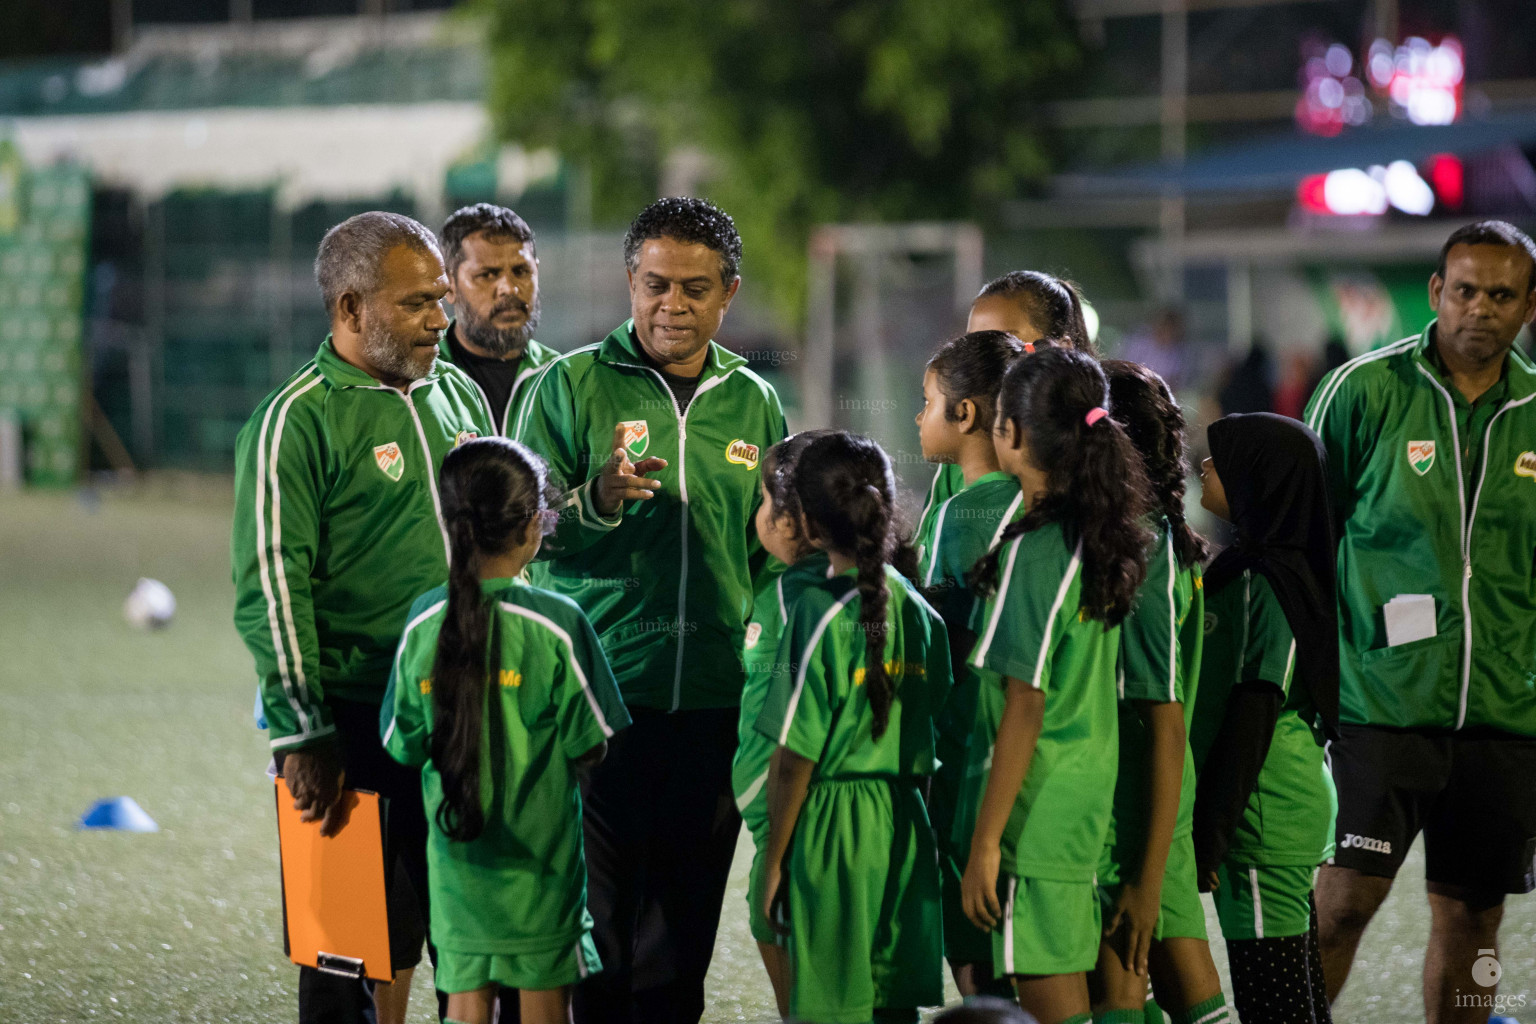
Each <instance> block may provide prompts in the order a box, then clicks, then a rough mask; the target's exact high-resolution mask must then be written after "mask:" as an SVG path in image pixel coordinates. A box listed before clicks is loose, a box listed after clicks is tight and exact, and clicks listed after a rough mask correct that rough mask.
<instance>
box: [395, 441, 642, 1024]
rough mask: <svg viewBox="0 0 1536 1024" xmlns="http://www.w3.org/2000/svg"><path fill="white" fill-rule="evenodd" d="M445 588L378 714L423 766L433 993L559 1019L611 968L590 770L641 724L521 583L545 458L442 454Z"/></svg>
mask: <svg viewBox="0 0 1536 1024" xmlns="http://www.w3.org/2000/svg"><path fill="white" fill-rule="evenodd" d="M440 482H441V494H442V510H443V522H444V525H445V527H446V528H447V531H448V536H449V540H450V544H451V556H452V560H451V563H450V567H449V577H448V584H447V585H446V586H445V587H438V588H437V589H436V590H432V591H429V592H428V593H426V594H424V595H422V597H421V598H420V599H418V600H417V602H416V604H415V606H414V607H413V608H412V609H411V616H410V619H409V621H408V622H407V624H406V627H405V632H404V634H403V635H402V637H401V640H400V646H399V649H398V652H397V653H396V656H395V664H394V669H393V671H392V672H391V674H390V681H389V692H388V694H387V695H386V696H385V699H384V706H383V710H382V718H383V722H382V726H383V730H384V747H385V749H386V750H387V751H388V752H389V753H390V755H391V756H392V757H394V758H395V759H396V760H397V761H400V762H402V763H405V764H410V765H417V766H421V767H422V790H423V796H424V798H425V803H426V810H427V818H428V821H429V823H430V827H431V834H430V836H429V839H428V844H427V867H428V880H429V883H428V884H429V890H430V895H431V900H430V904H431V917H432V937H433V940H434V942H435V943H436V945H437V954H438V955H437V978H436V980H437V988H438V989H439V990H440V991H443V992H446V993H447V994H448V1006H447V1016H446V1019H447V1020H450V1021H454V1022H462V1024H489V1022H490V1020H491V1016H492V1004H493V999H494V997H495V994H496V990H497V988H498V987H502V988H507V989H518V990H521V991H520V994H519V995H518V997H517V998H518V999H519V1004H520V1008H521V1019H522V1020H523V1021H524V1022H525V1024H535V1022H537V1024H564V1022H566V1021H568V1020H569V1018H570V986H572V985H574V984H575V983H576V982H577V981H578V980H579V979H581V978H583V977H586V976H587V975H588V974H590V973H592V972H593V971H596V970H598V969H599V968H600V964H599V963H598V959H597V951H596V949H595V948H594V946H593V943H592V938H591V934H590V933H591V930H592V918H591V916H590V915H589V914H588V913H587V909H586V884H587V873H586V866H585V861H584V859H583V852H582V833H581V795H580V792H579V790H578V788H577V784H578V780H579V777H580V776H581V775H582V773H583V772H584V771H586V770H587V769H590V768H591V766H593V765H595V764H596V763H597V762H599V761H600V760H602V757H603V754H604V753H605V752H606V750H607V741H608V738H609V737H610V736H612V735H613V733H614V730H616V729H619V728H622V727H623V726H625V725H627V724H628V722H629V716H628V714H627V713H626V711H625V709H624V704H623V702H622V700H621V699H620V697H619V691H618V686H617V685H616V684H615V682H614V680H613V675H612V673H611V672H610V671H609V668H608V661H607V659H606V658H605V657H604V656H603V652H602V648H601V647H599V646H598V641H597V635H596V633H594V632H593V629H592V626H591V624H590V623H588V621H587V618H586V616H585V615H583V614H582V612H581V609H579V608H578V607H576V605H575V604H574V603H573V602H571V601H570V600H569V599H568V598H565V597H562V596H560V595H557V594H553V593H550V592H548V591H543V590H539V589H537V588H535V587H531V586H529V585H528V584H527V583H525V582H523V581H522V580H521V579H520V578H519V577H520V576H521V574H522V571H523V569H524V567H526V566H527V564H528V562H529V561H530V560H531V559H532V558H533V556H534V554H535V553H536V552H537V551H538V548H539V541H540V539H541V537H542V534H543V529H542V527H543V524H544V522H545V520H546V518H547V516H546V508H547V505H546V501H545V491H546V487H547V484H546V479H545V470H544V464H543V462H541V461H540V460H539V458H538V456H536V455H534V454H533V453H532V452H530V451H529V450H528V449H527V448H525V447H523V446H522V445H521V444H519V443H517V442H516V441H509V440H506V439H504V438H483V439H480V440H474V441H470V442H468V443H466V444H463V445H461V446H459V447H458V448H455V449H454V450H452V451H450V452H449V453H448V455H447V456H446V457H445V458H444V459H443V469H442V475H441V481H440Z"/></svg>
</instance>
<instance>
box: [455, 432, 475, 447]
mask: <svg viewBox="0 0 1536 1024" xmlns="http://www.w3.org/2000/svg"><path fill="white" fill-rule="evenodd" d="M479 436H480V435H479V434H477V433H476V432H475V431H473V430H461V431H459V432H458V433H457V434H455V435H454V436H453V446H454V447H455V448H457V447H458V446H459V445H461V444H468V443H469V442H470V441H473V440H474V439H475V438H477V437H479Z"/></svg>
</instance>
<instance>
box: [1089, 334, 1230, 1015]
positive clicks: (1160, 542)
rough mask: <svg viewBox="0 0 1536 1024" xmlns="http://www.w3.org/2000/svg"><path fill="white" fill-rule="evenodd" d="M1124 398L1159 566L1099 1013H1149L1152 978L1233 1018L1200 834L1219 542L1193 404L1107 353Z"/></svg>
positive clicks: (1128, 684)
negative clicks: (1203, 896)
mask: <svg viewBox="0 0 1536 1024" xmlns="http://www.w3.org/2000/svg"><path fill="white" fill-rule="evenodd" d="M1103 367H1104V372H1105V373H1106V374H1108V376H1109V397H1110V409H1111V410H1112V414H1113V416H1114V417H1115V419H1116V420H1118V421H1119V422H1120V423H1121V424H1122V425H1123V426H1124V427H1125V431H1126V433H1127V434H1128V435H1129V436H1130V438H1131V442H1132V443H1133V444H1135V445H1136V450H1137V452H1138V453H1139V454H1140V455H1141V459H1142V464H1143V466H1144V467H1145V468H1146V471H1147V477H1148V481H1149V483H1150V484H1151V487H1152V494H1153V497H1154V498H1155V499H1156V501H1157V511H1156V513H1155V514H1154V516H1153V518H1152V523H1153V526H1154V528H1155V529H1156V530H1157V540H1156V542H1154V543H1153V545H1152V550H1151V552H1150V554H1149V556H1148V564H1147V579H1146V582H1145V583H1143V584H1142V587H1141V592H1140V593H1139V594H1138V595H1137V597H1136V603H1135V605H1134V606H1133V607H1132V608H1131V613H1130V615H1129V616H1127V617H1126V620H1125V622H1124V623H1123V624H1122V625H1121V627H1120V673H1119V675H1120V679H1119V683H1120V708H1119V711H1120V714H1119V718H1120V774H1119V777H1118V778H1117V779H1116V780H1115V805H1114V819H1113V821H1112V823H1111V825H1110V830H1109V838H1108V841H1107V842H1106V843H1105V845H1104V855H1103V858H1102V859H1101V861H1100V864H1099V875H1098V883H1099V899H1100V903H1101V904H1102V906H1103V912H1104V917H1105V923H1104V942H1103V945H1102V947H1101V948H1100V951H1099V966H1098V970H1097V971H1096V972H1095V978H1094V981H1095V982H1096V984H1095V985H1094V1004H1095V1010H1094V1020H1095V1021H1096V1022H1098V1024H1132V1022H1134V1024H1140V1021H1141V1020H1142V1019H1143V1016H1144V1004H1145V1003H1146V995H1147V978H1148V976H1149V975H1150V977H1151V981H1152V988H1153V991H1154V992H1155V993H1156V994H1157V1000H1158V1003H1159V1004H1160V1006H1161V1007H1162V1008H1163V1009H1166V1010H1168V1011H1169V1013H1170V1014H1171V1015H1172V1018H1173V1024H1194V1022H1196V1021H1199V1022H1201V1024H1223V1022H1225V1021H1226V1020H1227V1011H1226V998H1225V996H1224V995H1223V994H1222V990H1221V979H1220V977H1219V976H1218V975H1217V974H1216V965H1215V964H1214V963H1213V962H1212V961H1211V950H1210V945H1209V943H1208V942H1207V940H1206V933H1205V910H1204V908H1203V907H1202V906H1201V905H1200V890H1199V888H1198V886H1197V884H1196V879H1195V848H1194V842H1193V840H1192V839H1191V829H1192V827H1193V824H1192V819H1193V813H1194V798H1195V792H1194V788H1195V786H1194V784H1195V772H1194V762H1193V758H1192V756H1191V754H1190V750H1189V743H1188V740H1187V736H1186V733H1187V728H1188V724H1189V716H1190V714H1191V712H1192V711H1193V710H1194V696H1195V686H1196V684H1197V683H1198V681H1199V675H1200V655H1201V649H1202V646H1203V644H1202V640H1203V637H1204V620H1205V602H1204V599H1203V597H1204V595H1203V591H1202V580H1201V576H1200V564H1201V562H1203V561H1204V560H1205V558H1206V555H1207V545H1206V542H1205V540H1204V538H1202V537H1201V536H1200V535H1199V534H1198V533H1196V532H1195V531H1194V530H1192V529H1190V527H1189V525H1188V524H1187V523H1186V522H1185V521H1184V487H1185V478H1186V477H1187V476H1188V474H1189V462H1188V461H1187V460H1186V459H1185V457H1184V450H1185V443H1184V414H1183V412H1182V411H1181V410H1180V409H1179V405H1178V402H1177V401H1175V399H1174V397H1173V393H1172V392H1171V391H1170V390H1169V388H1168V385H1167V384H1166V383H1165V382H1164V381H1163V379H1162V378H1161V377H1159V376H1158V375H1157V374H1156V373H1154V372H1152V371H1151V370H1149V369H1148V368H1147V367H1145V366H1142V365H1141V364H1140V363H1131V362H1126V361H1124V360H1118V359H1111V360H1105V361H1104V363H1103Z"/></svg>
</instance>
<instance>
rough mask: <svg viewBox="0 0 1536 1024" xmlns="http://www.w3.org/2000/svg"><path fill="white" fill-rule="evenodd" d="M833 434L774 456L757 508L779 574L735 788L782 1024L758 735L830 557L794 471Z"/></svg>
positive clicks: (746, 703)
mask: <svg viewBox="0 0 1536 1024" xmlns="http://www.w3.org/2000/svg"><path fill="white" fill-rule="evenodd" d="M829 433H831V431H828V430H802V431H801V432H800V433H798V434H792V435H790V436H789V437H786V438H785V439H784V440H782V441H780V442H779V443H778V444H776V445H774V446H773V447H772V448H770V449H768V454H766V455H765V456H763V463H762V466H763V468H762V479H761V486H762V493H763V501H762V504H760V505H758V507H757V520H756V526H757V537H758V539H759V540H760V541H762V543H763V550H765V551H767V552H768V554H769V555H771V556H772V557H773V558H774V560H775V561H777V562H778V563H781V565H782V568H781V569H780V570H779V571H778V572H770V571H764V572H762V573H759V574H758V580H757V583H756V588H755V589H756V596H755V597H754V598H753V602H752V620H751V621H750V622H749V623H747V636H746V641H745V643H744V648H743V651H742V664H743V666H744V667H745V669H746V675H747V680H746V685H745V686H744V687H743V688H742V691H741V726H740V729H739V731H738V737H737V746H736V756H735V759H734V760H733V761H732V764H731V783H732V788H733V789H734V791H735V793H736V806H737V809H738V810H740V811H741V819H742V821H743V822H744V823H745V824H746V826H747V831H748V832H750V833H751V835H752V845H753V849H754V853H753V856H752V871H751V874H750V876H749V881H748V884H747V921H748V924H749V925H750V927H751V931H752V938H753V939H755V940H756V941H757V948H758V952H760V953H761V954H762V957H763V967H765V968H766V969H767V971H768V980H769V981H770V982H772V983H773V997H774V999H775V1000H776V1001H777V1002H778V1004H779V1016H781V1017H788V1016H789V953H788V951H787V950H785V948H784V945H783V943H782V942H780V941H779V936H778V934H777V933H776V932H774V930H773V927H772V926H771V925H770V924H769V921H768V918H767V917H765V916H764V915H763V903H764V892H763V884H764V876H765V874H766V869H767V865H768V858H767V856H766V855H765V854H766V849H767V846H768V793H767V786H766V783H767V778H768V763H769V760H770V759H771V758H772V756H773V752H774V750H775V749H776V747H777V744H775V743H774V742H773V740H771V739H769V738H768V737H766V736H764V735H763V734H762V733H760V732H758V731H757V718H758V716H759V715H760V714H762V711H763V702H764V701H765V700H766V699H767V697H768V688H769V685H770V684H771V683H772V681H773V667H774V663H775V659H776V658H777V657H778V653H779V640H780V638H781V637H782V636H783V635H784V624H785V623H786V622H787V621H788V619H789V608H790V606H791V605H792V604H794V602H795V599H796V598H798V597H799V596H800V591H801V590H802V589H803V588H804V586H805V585H806V584H807V583H811V582H814V581H816V580H818V579H825V578H826V570H827V556H826V554H825V553H824V552H821V551H817V550H816V549H815V548H814V547H812V546H811V543H810V541H809V540H808V539H807V538H806V536H805V528H804V526H803V525H802V523H801V520H800V500H799V498H797V497H796V495H795V490H794V487H793V486H792V482H793V479H794V472H795V466H796V464H797V463H798V462H799V461H800V454H801V453H802V452H804V451H805V448H806V446H807V445H809V444H810V443H811V442H812V441H814V440H815V439H816V438H818V437H822V436H825V435H826V434H829Z"/></svg>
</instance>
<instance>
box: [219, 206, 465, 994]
mask: <svg viewBox="0 0 1536 1024" xmlns="http://www.w3.org/2000/svg"><path fill="white" fill-rule="evenodd" d="M315 276H316V277H317V278H318V280H319V284H320V291H321V294H322V297H323V298H324V300H325V308H326V312H327V313H328V314H329V315H330V321H331V333H330V334H329V336H327V337H326V339H325V341H323V342H322V343H321V345H320V349H319V351H318V352H317V353H316V355H315V358H314V359H312V360H310V361H309V362H308V363H306V364H305V365H304V366H303V367H302V368H301V369H300V370H299V371H298V372H297V373H296V374H294V375H293V376H292V377H290V378H289V379H288V380H287V381H286V382H285V383H284V384H283V385H282V386H281V387H279V388H278V389H277V390H275V391H274V392H272V394H270V395H269V396H267V398H266V399H265V400H264V401H263V402H262V403H261V405H259V406H258V407H257V409H256V411H255V412H254V413H252V415H251V418H250V419H249V420H248V421H247V422H246V424H245V426H244V428H242V429H241V431H240V436H239V439H238V440H237V442H236V465H235V521H234V531H233V538H232V543H231V551H232V563H233V570H234V582H235V590H236V596H235V627H236V628H237V629H238V630H239V631H240V635H241V637H242V639H244V641H245V644H246V646H247V647H248V648H249V649H250V652H251V654H252V656H253V657H254V658H255V661H256V671H257V677H258V680H259V687H260V694H261V703H262V708H263V711H264V714H265V717H266V720H267V722H268V729H269V735H270V740H271V747H272V752H273V756H274V758H275V759H276V761H277V768H278V771H279V772H280V773H281V774H282V775H283V776H284V777H285V778H286V780H287V783H288V787H289V789H290V790H291V791H292V793H293V798H294V805H295V806H296V807H297V808H298V809H300V810H302V811H303V812H304V815H303V817H304V820H306V821H314V820H319V821H321V829H322V832H323V833H324V834H328V835H329V834H334V833H335V831H336V830H337V829H339V828H340V827H341V826H342V824H343V823H344V813H345V812H344V810H343V805H342V803H341V802H340V800H339V796H340V793H341V790H342V787H343V786H347V787H350V788H355V789H368V790H373V791H375V792H378V793H379V794H380V795H381V796H384V797H386V798H387V799H388V800H389V814H388V815H387V816H386V819H385V822H386V824H385V830H386V839H385V842H386V848H387V849H388V850H389V851H390V855H391V857H392V858H393V860H392V863H391V864H390V865H389V866H390V868H391V871H390V876H391V877H392V879H393V881H392V883H391V888H390V893H389V927H390V957H391V960H392V962H393V966H394V969H395V971H396V980H395V982H394V983H393V984H392V985H377V986H375V985H371V984H370V983H367V982H363V981H352V980H349V979H345V978H340V977H337V976H335V975H331V974H325V973H322V972H320V971H317V970H315V969H313V968H308V967H301V968H300V969H299V1020H300V1021H301V1022H304V1024H310V1022H321V1021H324V1022H344V1024H351V1022H354V1021H356V1022H363V1021H373V1020H374V1019H375V1013H376V1014H377V1018H376V1019H377V1020H378V1021H379V1022H381V1024H383V1022H394V1021H402V1020H404V1015H405V1001H406V996H407V995H408V993H409V991H410V980H411V971H412V969H413V968H414V967H415V966H416V964H417V963H419V962H420V959H421V948H422V940H423V939H424V938H425V937H426V930H427V922H428V915H427V905H426V898H427V886H426V840H427V821H426V815H425V812H424V811H423V808H422V796H421V776H420V773H419V772H417V771H415V770H413V769H408V768H405V767H403V766H401V765H399V764H397V763H396V762H395V761H394V760H392V759H391V758H390V757H389V755H388V754H386V753H385V751H384V748H383V745H382V743H381V742H380V739H379V705H380V703H381V701H382V700H383V696H384V689H385V686H386V684H387V683H388V680H389V671H390V662H391V660H392V658H393V656H394V652H395V645H396V643H397V641H398V640H399V637H400V633H401V630H402V629H403V628H404V626H405V617H406V612H407V611H408V610H409V608H410V606H411V603H412V601H414V600H415V599H416V598H417V597H418V596H419V595H421V594H422V593H423V592H425V591H427V590H429V589H431V588H432V587H434V586H437V585H438V584H439V583H441V582H442V581H443V580H444V579H445V578H446V577H447V574H448V539H447V534H446V533H445V532H444V530H443V526H442V524H441V522H440V521H439V518H438V496H437V471H438V468H439V466H440V465H441V463H442V460H443V456H444V455H446V454H447V453H448V451H449V450H450V449H452V448H453V447H454V446H456V445H458V444H461V443H463V442H464V441H466V440H468V439H470V438H473V437H476V436H478V435H488V434H490V433H491V432H492V427H491V423H490V419H489V417H488V416H487V415H486V411H485V406H484V404H483V403H482V402H481V399H480V395H479V394H478V392H477V391H476V389H475V385H474V384H473V383H472V382H471V381H470V380H469V378H468V377H467V376H465V375H464V374H463V372H461V371H460V370H458V369H457V368H455V367H453V366H450V365H447V364H445V363H442V362H440V361H439V360H438V358H437V357H438V351H439V349H438V345H439V343H440V341H441V340H442V336H443V332H444V330H445V329H446V328H447V326H448V318H447V316H446V315H445V314H444V312H443V308H442V299H443V297H444V295H446V294H447V292H448V278H447V274H446V273H445V271H444V268H443V261H442V257H441V255H440V253H439V250H438V246H437V240H436V239H435V238H434V237H433V236H432V233H431V231H429V230H428V229H427V228H426V227H424V226H423V225H421V224H418V223H417V222H416V221H414V220H412V219H410V218H409V217H404V216H401V215H399V214H395V213H377V212H374V213H362V214H358V215H357V216H356V217H352V218H351V219H349V220H346V221H343V222H342V223H341V224H338V225H337V226H335V227H333V228H332V229H331V230H330V231H329V232H327V233H326V236H325V238H324V240H322V241H321V243H320V252H319V255H318V256H317V258H316V260H315ZM406 882H408V884H402V883H406ZM412 890H414V892H413V891H412Z"/></svg>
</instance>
